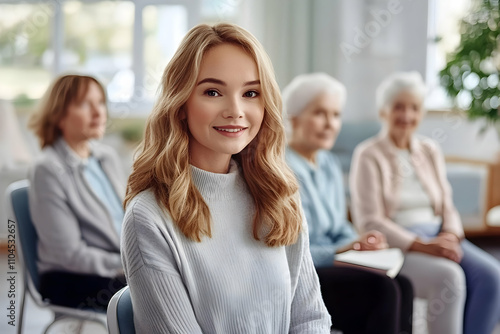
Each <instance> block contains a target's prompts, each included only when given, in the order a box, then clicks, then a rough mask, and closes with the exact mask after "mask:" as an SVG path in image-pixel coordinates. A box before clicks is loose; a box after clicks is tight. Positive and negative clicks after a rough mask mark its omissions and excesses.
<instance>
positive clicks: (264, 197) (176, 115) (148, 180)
mask: <svg viewBox="0 0 500 334" xmlns="http://www.w3.org/2000/svg"><path fill="white" fill-rule="evenodd" d="M225 43H230V44H233V45H237V46H240V47H241V48H243V49H244V50H245V51H246V52H248V54H249V55H250V56H251V57H252V58H253V59H254V61H255V63H256V65H257V68H258V72H259V79H260V82H261V87H262V89H261V91H262V98H263V101H264V109H265V112H264V119H263V122H262V125H261V128H260V130H259V132H258V134H257V136H256V137H255V138H254V139H253V141H252V142H251V143H250V144H249V145H248V146H247V147H246V148H245V149H243V150H242V151H241V152H240V153H238V154H235V155H233V158H234V159H235V160H236V161H238V162H239V165H240V166H241V169H242V173H243V177H244V178H245V180H246V182H247V184H248V188H249V190H250V193H251V195H252V197H253V199H254V202H255V207H256V212H255V216H254V219H253V236H254V238H255V239H257V240H260V237H259V235H260V236H262V234H261V233H262V232H263V231H266V232H265V233H264V234H265V236H264V237H263V239H264V241H265V243H266V245H268V246H283V245H289V244H292V243H295V242H296V240H297V238H298V235H299V232H300V230H301V225H302V216H301V211H300V202H299V197H298V185H297V181H296V180H295V177H294V176H293V173H292V172H291V170H290V169H289V168H288V166H287V165H286V163H285V160H284V149H285V132H284V127H283V121H282V114H281V108H282V102H281V96H280V93H279V88H278V85H277V83H276V80H275V78H274V71H273V68H272V64H271V61H270V60H269V58H268V56H267V54H266V53H265V51H264V49H263V47H262V46H261V45H260V43H259V42H258V41H257V39H256V38H255V37H254V36H252V35H251V34H250V33H249V32H247V31H246V30H244V29H243V28H241V27H238V26H236V25H232V24H227V23H221V24H217V25H214V26H209V25H206V24H200V25H198V26H196V27H194V28H192V29H191V30H190V31H189V32H188V34H187V35H186V36H185V37H184V39H183V41H182V43H181V45H180V46H179V48H178V50H177V51H176V53H175V55H174V56H173V58H172V59H171V61H170V62H169V64H168V65H167V67H166V68H165V71H164V73H163V77H162V82H161V86H160V93H161V94H160V95H159V96H160V97H159V99H158V101H157V102H156V105H155V107H154V108H153V111H152V113H151V114H150V115H149V117H148V119H147V122H146V130H145V135H144V139H143V141H142V142H141V144H140V146H139V148H138V150H137V152H136V158H135V161H134V164H133V171H132V174H131V175H130V177H129V180H128V185H127V194H126V197H125V202H124V206H125V207H126V206H127V204H128V203H129V202H130V201H131V200H132V199H133V198H134V197H135V196H136V195H137V194H139V193H140V192H142V191H144V190H146V189H152V191H153V192H154V194H155V197H156V200H157V201H158V202H159V203H160V204H161V206H163V207H164V208H166V210H167V211H168V213H169V214H170V216H171V218H172V220H173V222H174V223H175V224H176V225H177V226H178V227H179V229H180V230H181V231H182V233H183V234H184V235H185V236H186V237H187V238H189V239H191V240H194V241H197V242H200V241H201V238H202V236H204V235H205V236H208V237H211V218H210V210H209V208H208V206H207V204H206V203H205V201H204V200H203V197H202V196H201V194H200V193H199V191H198V189H197V188H196V186H195V185H194V183H193V181H192V178H191V168H190V165H189V150H188V147H189V130H188V126H187V122H186V119H185V118H184V117H182V114H181V113H182V111H183V109H184V108H185V103H186V101H187V100H188V98H189V96H190V95H191V92H192V91H193V89H194V88H195V85H196V79H197V77H198V73H199V70H200V65H201V61H202V58H203V55H204V54H205V53H206V52H207V51H208V50H209V49H211V48H213V47H215V46H218V45H221V44H225Z"/></svg>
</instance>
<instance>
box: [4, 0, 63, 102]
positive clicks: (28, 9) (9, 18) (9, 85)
mask: <svg viewBox="0 0 500 334" xmlns="http://www.w3.org/2000/svg"><path fill="white" fill-rule="evenodd" d="M53 17H54V10H53V7H52V6H50V5H48V4H16V5H14V4H0V98H2V99H7V100H26V99H36V98H39V97H40V96H41V95H42V94H43V93H44V92H45V90H46V89H47V87H48V85H49V83H50V80H51V77H52V74H51V70H52V66H53V57H52V56H51V55H52V54H53V50H52V48H51V44H50V39H51V38H50V31H51V29H50V25H51V21H52V19H53Z"/></svg>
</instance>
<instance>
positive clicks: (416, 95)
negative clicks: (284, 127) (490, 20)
mask: <svg viewBox="0 0 500 334" xmlns="http://www.w3.org/2000/svg"><path fill="white" fill-rule="evenodd" d="M425 92H426V89H425V84H424V82H423V80H422V77H421V76H420V74H419V73H418V72H397V73H394V74H392V75H390V76H389V77H388V78H386V79H385V80H384V81H383V82H382V83H381V84H380V86H379V88H378V90H377V107H378V109H379V110H380V116H381V117H382V119H383V120H384V122H385V124H384V125H385V127H384V129H383V130H382V132H381V133H380V134H379V135H378V136H376V137H373V138H370V139H367V140H366V141H364V142H363V143H361V144H360V145H359V146H358V147H357V148H356V150H355V151H354V155H353V162H352V165H351V173H350V184H351V199H352V209H353V210H352V213H353V217H354V223H355V224H356V225H357V226H358V227H359V228H360V229H361V230H368V229H376V230H378V231H380V232H382V233H384V235H385V236H386V238H387V242H388V243H389V245H391V246H392V247H398V248H401V249H402V250H403V251H404V252H405V254H406V255H405V263H404V265H403V268H402V269H401V273H402V274H404V275H406V276H407V277H408V278H409V279H410V280H411V281H412V283H413V286H414V288H415V295H416V296H417V297H420V298H424V299H427V301H428V308H427V319H426V320H427V327H428V332H429V333H430V334H437V333H439V334H446V333H449V334H459V333H462V332H463V333H465V334H491V333H492V331H493V330H494V328H495V325H496V324H497V323H498V320H499V317H500V264H499V262H498V261H497V260H496V259H495V258H494V257H493V256H491V255H490V254H488V253H486V252H484V251H483V250H481V249H480V248H478V247H476V246H475V245H473V244H472V243H470V242H469V241H467V240H466V239H464V231H463V228H462V222H461V221H460V216H459V214H458V212H457V210H456V208H455V206H454V204H453V198H452V193H451V188H450V184H449V183H448V180H447V179H446V167H445V161H444V156H443V153H442V152H441V150H440V149H439V146H438V145H437V144H436V143H435V142H433V141H432V140H430V139H429V138H425V137H422V136H420V135H417V134H416V130H417V128H418V126H419V124H420V122H421V120H422V118H423V116H424V114H425V110H424V107H423V102H424V97H425ZM424 324H425V323H424Z"/></svg>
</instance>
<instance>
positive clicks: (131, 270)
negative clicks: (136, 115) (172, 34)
mask: <svg viewBox="0 0 500 334" xmlns="http://www.w3.org/2000/svg"><path fill="white" fill-rule="evenodd" d="M284 148H285V138H284V128H283V126H282V119H281V98H280V95H279V90H278V87H277V84H276V82H275V79H274V74H273V70H272V66H271V63H270V61H269V59H268V57H267V55H266V54H265V52H264V50H263V48H262V46H261V45H260V44H259V42H258V41H257V40H256V39H255V38H254V37H253V36H252V35H251V34H250V33H248V32H247V31H245V30H243V29H242V28H239V27H238V26H235V25H230V24H218V25H215V26H208V25H198V26H196V27H194V28H193V29H191V30H190V31H189V32H188V34H187V35H186V37H185V38H184V40H183V41H182V43H181V45H180V47H179V49H178V50H177V52H176V53H175V55H174V57H173V58H172V60H171V61H170V63H169V64H168V65H167V67H166V69H165V72H164V75H163V78H162V85H161V97H160V99H159V101H158V102H157V104H156V106H155V108H154V110H153V112H152V114H151V115H150V117H149V118H148V121H147V126H146V132H145V138H144V141H143V142H142V146H141V147H140V149H139V152H138V155H137V157H136V160H135V162H134V166H133V172H132V174H131V176H130V178H129V182H128V188H127V195H126V200H125V205H126V213H125V219H124V231H123V238H122V259H123V263H124V267H125V273H126V276H127V279H128V283H129V285H130V291H131V296H132V303H133V307H134V321H135V327H136V331H137V332H139V333H329V332H330V316H329V314H328V312H327V310H326V308H325V306H324V304H323V301H322V299H321V295H320V289H319V283H318V278H317V276H316V273H315V271H314V266H313V262H312V259H311V255H310V252H309V247H308V236H307V226H306V225H305V224H304V222H303V217H302V214H301V210H300V203H299V197H298V192H297V191H298V187H297V184H296V181H295V179H294V177H293V174H292V173H291V171H290V170H289V169H288V168H287V166H286V164H285V161H284Z"/></svg>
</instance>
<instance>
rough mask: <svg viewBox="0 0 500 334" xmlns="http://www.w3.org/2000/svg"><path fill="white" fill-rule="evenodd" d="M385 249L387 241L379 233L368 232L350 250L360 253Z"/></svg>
mask: <svg viewBox="0 0 500 334" xmlns="http://www.w3.org/2000/svg"><path fill="white" fill-rule="evenodd" d="M385 248H387V240H386V239H385V236H384V235H383V234H382V233H380V232H379V231H368V232H366V233H364V234H362V235H361V236H360V237H359V239H358V240H357V241H356V242H354V243H353V245H352V249H355V250H361V251H365V250H378V249H385Z"/></svg>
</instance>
